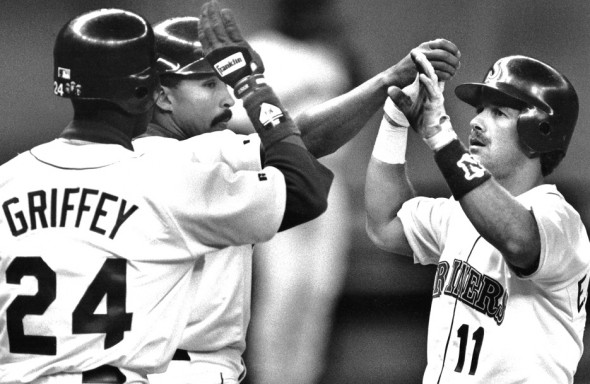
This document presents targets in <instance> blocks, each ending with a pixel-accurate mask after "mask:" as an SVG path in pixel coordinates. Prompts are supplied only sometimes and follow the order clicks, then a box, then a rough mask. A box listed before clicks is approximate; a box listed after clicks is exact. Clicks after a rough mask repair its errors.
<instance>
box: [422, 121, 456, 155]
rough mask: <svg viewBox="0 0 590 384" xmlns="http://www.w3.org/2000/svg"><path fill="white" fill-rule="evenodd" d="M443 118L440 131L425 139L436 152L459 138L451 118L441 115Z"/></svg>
mask: <svg viewBox="0 0 590 384" xmlns="http://www.w3.org/2000/svg"><path fill="white" fill-rule="evenodd" d="M441 120H442V121H441V123H440V127H441V130H440V132H438V133H437V134H435V135H434V136H431V137H429V138H427V139H423V140H424V142H425V143H426V144H427V145H428V146H429V147H430V149H432V150H433V151H435V152H436V151H438V150H439V149H441V148H442V147H444V146H445V145H447V144H449V143H450V142H451V141H453V140H455V139H456V138H457V133H455V131H454V130H453V126H452V125H451V118H450V117H449V116H447V115H444V116H442V117H441Z"/></svg>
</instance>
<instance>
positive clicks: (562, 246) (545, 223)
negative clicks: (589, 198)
mask: <svg viewBox="0 0 590 384" xmlns="http://www.w3.org/2000/svg"><path fill="white" fill-rule="evenodd" d="M531 199H532V201H531V211H532V212H533V215H534V217H535V220H536V221H537V225H538V228H539V234H540V236H541V254H540V258H539V266H538V268H537V270H536V271H535V272H534V273H533V274H531V275H528V276H526V277H525V278H527V279H531V280H536V281H539V282H542V283H546V284H552V285H557V286H561V285H562V284H564V285H568V284H569V283H571V281H572V280H574V279H577V278H578V276H579V275H581V274H584V273H587V271H588V268H589V267H588V263H589V255H590V249H589V245H588V235H587V233H586V229H585V227H584V225H583V223H582V221H581V219H580V215H579V214H578V213H577V212H576V211H575V209H574V208H573V207H572V206H571V205H570V204H569V203H567V201H566V200H565V199H564V198H563V196H561V195H560V194H559V193H545V194H542V195H540V196H532V197H531Z"/></svg>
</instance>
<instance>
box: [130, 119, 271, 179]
mask: <svg viewBox="0 0 590 384" xmlns="http://www.w3.org/2000/svg"><path fill="white" fill-rule="evenodd" d="M168 145H180V146H184V147H187V149H186V150H190V151H191V152H192V153H193V155H192V156H193V157H192V159H193V160H198V161H201V162H203V163H216V162H224V163H226V164H227V165H229V166H230V168H231V169H233V170H234V171H237V170H241V169H250V170H260V169H261V168H262V164H261V158H260V148H261V147H260V137H259V136H258V134H255V133H253V134H250V135H240V134H236V133H234V132H233V131H230V130H227V129H226V130H223V131H218V132H209V133H204V134H201V135H197V136H195V137H192V138H190V139H186V140H183V141H181V142H180V144H179V141H178V140H176V139H171V138H165V137H161V136H146V137H140V138H137V139H135V140H133V147H134V149H135V151H138V152H141V153H147V152H151V151H156V150H164V149H166V148H167V146H168Z"/></svg>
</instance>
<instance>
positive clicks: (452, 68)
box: [386, 39, 461, 88]
mask: <svg viewBox="0 0 590 384" xmlns="http://www.w3.org/2000/svg"><path fill="white" fill-rule="evenodd" d="M412 52H414V53H415V52H420V53H422V54H423V55H424V56H425V57H426V59H427V60H428V61H429V62H430V63H431V65H432V67H433V68H434V72H435V73H436V75H437V76H438V78H439V80H441V81H448V80H450V79H451V78H452V77H453V76H454V75H455V73H456V72H457V70H458V69H459V67H460V66H461V52H460V51H459V48H458V47H457V46H456V45H455V44H454V43H452V42H451V41H449V40H446V39H436V40H431V41H427V42H424V43H422V44H420V45H419V46H418V47H416V48H414V49H412V51H411V52H410V53H409V54H408V55H407V56H406V57H404V58H403V59H402V60H400V61H399V62H398V63H397V64H395V65H394V66H393V67H391V68H389V69H388V70H387V71H386V78H387V79H386V83H387V84H388V85H390V86H392V85H393V86H396V87H398V88H404V87H405V86H407V85H409V84H410V83H412V81H414V79H415V78H416V72H417V70H418V68H417V67H416V64H415V62H414V60H413V58H412Z"/></svg>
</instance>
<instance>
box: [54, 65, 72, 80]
mask: <svg viewBox="0 0 590 384" xmlns="http://www.w3.org/2000/svg"><path fill="white" fill-rule="evenodd" d="M57 77H59V78H60V79H66V80H69V79H70V69H69V68H62V67H57Z"/></svg>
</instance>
